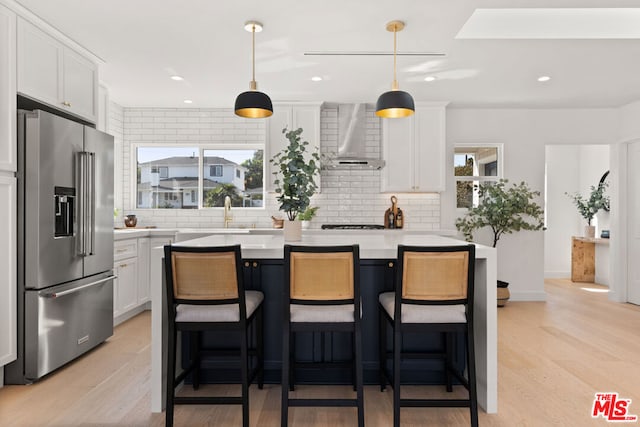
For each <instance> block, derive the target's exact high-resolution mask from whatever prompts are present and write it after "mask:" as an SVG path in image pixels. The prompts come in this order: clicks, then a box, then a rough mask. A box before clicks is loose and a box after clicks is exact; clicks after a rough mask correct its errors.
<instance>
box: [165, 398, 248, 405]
mask: <svg viewBox="0 0 640 427" xmlns="http://www.w3.org/2000/svg"><path fill="white" fill-rule="evenodd" d="M173 403H174V404H181V405H242V397H229V396H224V397H223V396H219V397H218V396H176V397H174V398H173Z"/></svg>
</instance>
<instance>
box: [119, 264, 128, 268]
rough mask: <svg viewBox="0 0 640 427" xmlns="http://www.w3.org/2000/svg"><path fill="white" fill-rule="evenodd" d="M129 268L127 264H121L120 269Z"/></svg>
mask: <svg viewBox="0 0 640 427" xmlns="http://www.w3.org/2000/svg"><path fill="white" fill-rule="evenodd" d="M126 266H127V264H120V265H119V267H120V268H125V267H126Z"/></svg>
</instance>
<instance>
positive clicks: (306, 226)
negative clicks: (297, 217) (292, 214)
mask: <svg viewBox="0 0 640 427" xmlns="http://www.w3.org/2000/svg"><path fill="white" fill-rule="evenodd" d="M300 222H301V223H302V229H303V230H308V229H309V227H310V226H311V221H306V220H302V221H300Z"/></svg>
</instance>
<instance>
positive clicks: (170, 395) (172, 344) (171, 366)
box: [165, 325, 177, 427]
mask: <svg viewBox="0 0 640 427" xmlns="http://www.w3.org/2000/svg"><path fill="white" fill-rule="evenodd" d="M176 334H177V332H176V329H175V326H171V325H170V326H169V333H168V335H167V347H168V349H169V351H168V352H167V390H166V392H167V396H166V404H165V426H167V427H172V426H173V399H174V395H175V379H176V340H177V337H176Z"/></svg>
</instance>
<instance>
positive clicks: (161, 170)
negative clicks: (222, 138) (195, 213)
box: [132, 144, 264, 209]
mask: <svg viewBox="0 0 640 427" xmlns="http://www.w3.org/2000/svg"><path fill="white" fill-rule="evenodd" d="M133 150H134V153H135V162H136V163H135V167H136V174H135V177H136V178H135V183H133V187H132V194H136V195H137V197H135V198H134V201H135V208H139V209H140V208H151V209H199V208H207V207H222V206H224V199H225V197H226V196H229V197H230V198H231V203H232V206H234V207H247V208H250V207H262V206H263V200H264V185H263V174H264V165H263V155H264V150H263V149H262V147H258V148H256V147H249V148H247V147H246V146H242V148H235V147H225V148H224V149H223V148H217V147H216V148H213V147H212V146H187V147H179V146H159V145H154V146H143V145H141V144H140V145H139V144H134V146H133ZM234 170H235V173H233V171H234ZM225 173H226V175H225Z"/></svg>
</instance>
